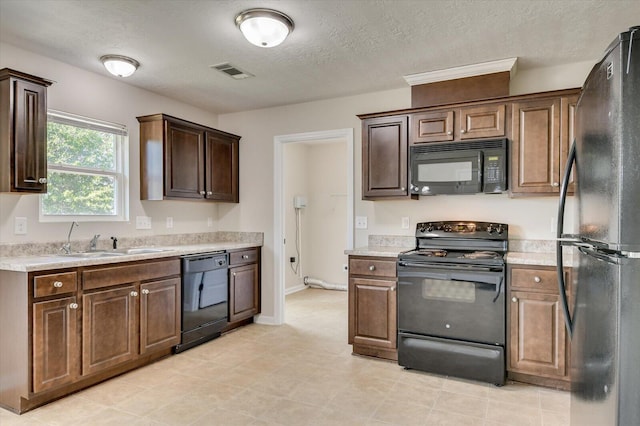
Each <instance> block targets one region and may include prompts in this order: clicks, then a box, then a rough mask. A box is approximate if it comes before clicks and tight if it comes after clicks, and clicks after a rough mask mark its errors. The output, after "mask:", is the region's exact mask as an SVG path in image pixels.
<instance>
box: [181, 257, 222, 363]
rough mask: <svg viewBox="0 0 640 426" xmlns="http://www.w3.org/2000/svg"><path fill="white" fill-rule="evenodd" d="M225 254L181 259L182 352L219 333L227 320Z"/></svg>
mask: <svg viewBox="0 0 640 426" xmlns="http://www.w3.org/2000/svg"><path fill="white" fill-rule="evenodd" d="M228 265H229V262H228V255H227V253H223V252H216V253H206V254H202V253H201V254H195V255H191V256H184V257H183V258H182V339H181V341H180V344H179V345H177V346H176V348H175V352H176V353H178V352H182V351H185V350H187V349H189V348H192V347H194V346H196V345H199V344H201V343H204V342H206V341H209V340H211V339H214V338H216V337H218V336H220V332H221V331H222V329H224V327H225V326H226V325H227V322H228V297H229V279H228V275H227V269H228Z"/></svg>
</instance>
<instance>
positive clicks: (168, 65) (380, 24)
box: [0, 0, 640, 113]
mask: <svg viewBox="0 0 640 426" xmlns="http://www.w3.org/2000/svg"><path fill="white" fill-rule="evenodd" d="M252 7H268V8H273V9H277V10H280V11H281V12H284V13H286V14H287V15H289V16H290V17H291V18H292V19H293V20H294V22H295V30H294V31H293V33H292V34H291V35H290V36H289V38H288V39H287V40H285V42H284V43H283V44H282V45H280V46H278V47H275V48H271V49H264V48H259V47H255V46H253V45H251V44H249V43H248V42H247V41H245V40H244V38H243V37H242V35H241V33H240V32H239V31H238V29H237V28H236V27H235V24H234V18H235V16H236V14H237V13H238V12H240V11H242V10H244V9H247V8H252ZM639 17H640V1H638V0H631V1H621V0H596V1H591V0H552V1H547V0H511V1H509V0H262V1H255V0H84V1H77V0H0V41H2V42H4V43H8V44H12V45H14V46H17V47H20V48H23V49H25V50H29V51H33V52H36V53H39V54H42V55H45V56H49V57H52V58H55V59H57V60H60V61H62V62H65V63H68V64H71V65H74V66H77V67H80V68H84V69H86V70H89V71H93V72H96V73H101V74H105V75H106V74H107V73H106V70H105V69H104V68H103V67H102V64H101V63H100V62H99V61H98V58H99V57H100V56H102V55H104V54H109V53H110V54H121V55H126V56H130V57H132V58H135V59H136V60H138V61H139V62H140V63H141V67H140V68H139V69H138V71H137V72H136V73H135V74H134V75H133V76H132V77H129V78H127V79H126V82H127V83H129V84H132V85H134V86H137V87H141V88H144V89H147V90H150V91H153V92H156V93H159V94H163V95H166V96H169V97H171V98H174V99H178V100H181V101H184V102H187V103H189V104H192V105H195V106H198V107H201V108H204V109H206V110H209V111H211V112H214V113H228V112H236V111H243V110H251V109H257V108H265V107H271V106H276V105H286V104H293V103H299V102H305V101H312V100H319V99H328V98H334V97H340V96H347V95H355V94H360V93H367V92H374V91H380V90H387V89H396V88H401V87H406V86H407V83H406V82H405V81H404V79H403V78H402V76H403V75H408V74H414V73H421V72H426V71H434V70H440V69H445V68H451V67H457V66H461V65H469V64H475V63H480V62H487V61H493V60H498V59H504V58H510V57H518V69H520V70H522V69H528V68H537V67H547V66H554V65H560V64H565V63H571V62H582V61H594V62H595V61H596V60H598V59H599V58H600V56H601V54H602V52H603V50H604V49H605V48H606V47H607V45H608V44H609V43H610V42H611V41H612V40H613V39H614V37H616V35H617V34H618V33H620V32H622V31H625V30H627V29H628V28H629V27H630V26H633V25H638V24H640V22H638V18H639ZM3 62H4V61H2V55H1V52H0V66H7V64H5V63H3ZM223 62H230V63H232V64H233V65H235V66H237V67H239V68H240V69H242V70H243V71H246V72H249V73H251V74H254V75H255V77H253V78H250V79H246V80H234V79H232V78H231V77H229V76H227V75H225V74H222V73H220V72H219V71H215V70H212V69H211V68H210V66H211V65H216V64H220V63H223ZM44 77H46V76H44Z"/></svg>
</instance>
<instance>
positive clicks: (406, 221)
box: [402, 216, 409, 229]
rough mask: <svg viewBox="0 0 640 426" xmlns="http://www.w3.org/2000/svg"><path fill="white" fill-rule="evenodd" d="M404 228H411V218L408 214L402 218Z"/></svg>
mask: <svg viewBox="0 0 640 426" xmlns="http://www.w3.org/2000/svg"><path fill="white" fill-rule="evenodd" d="M402 229H409V218H408V217H407V216H405V217H403V218H402Z"/></svg>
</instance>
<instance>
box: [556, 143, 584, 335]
mask: <svg viewBox="0 0 640 426" xmlns="http://www.w3.org/2000/svg"><path fill="white" fill-rule="evenodd" d="M575 160H576V140H575V139H574V140H573V143H572V144H571V149H570V150H569V156H568V157H567V163H566V165H565V167H564V176H563V178H562V186H561V187H560V201H559V203H558V225H557V226H556V271H557V273H558V292H559V294H560V301H561V302H562V312H563V313H564V325H565V327H566V328H567V334H568V335H569V338H571V337H572V336H573V320H572V318H571V312H569V302H568V301H567V291H566V286H565V282H564V271H563V266H564V259H563V257H562V240H563V237H565V236H564V235H563V233H564V206H565V204H566V201H567V188H568V186H569V178H570V177H571V171H572V169H573V165H574V164H575ZM578 242H579V240H577V239H575V240H574V241H571V243H572V245H573V244H576V245H577V243H578Z"/></svg>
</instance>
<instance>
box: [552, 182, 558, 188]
mask: <svg viewBox="0 0 640 426" xmlns="http://www.w3.org/2000/svg"><path fill="white" fill-rule="evenodd" d="M551 186H553V187H554V188H556V187H558V186H560V184H559V183H558V182H553V183H552V184H551Z"/></svg>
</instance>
